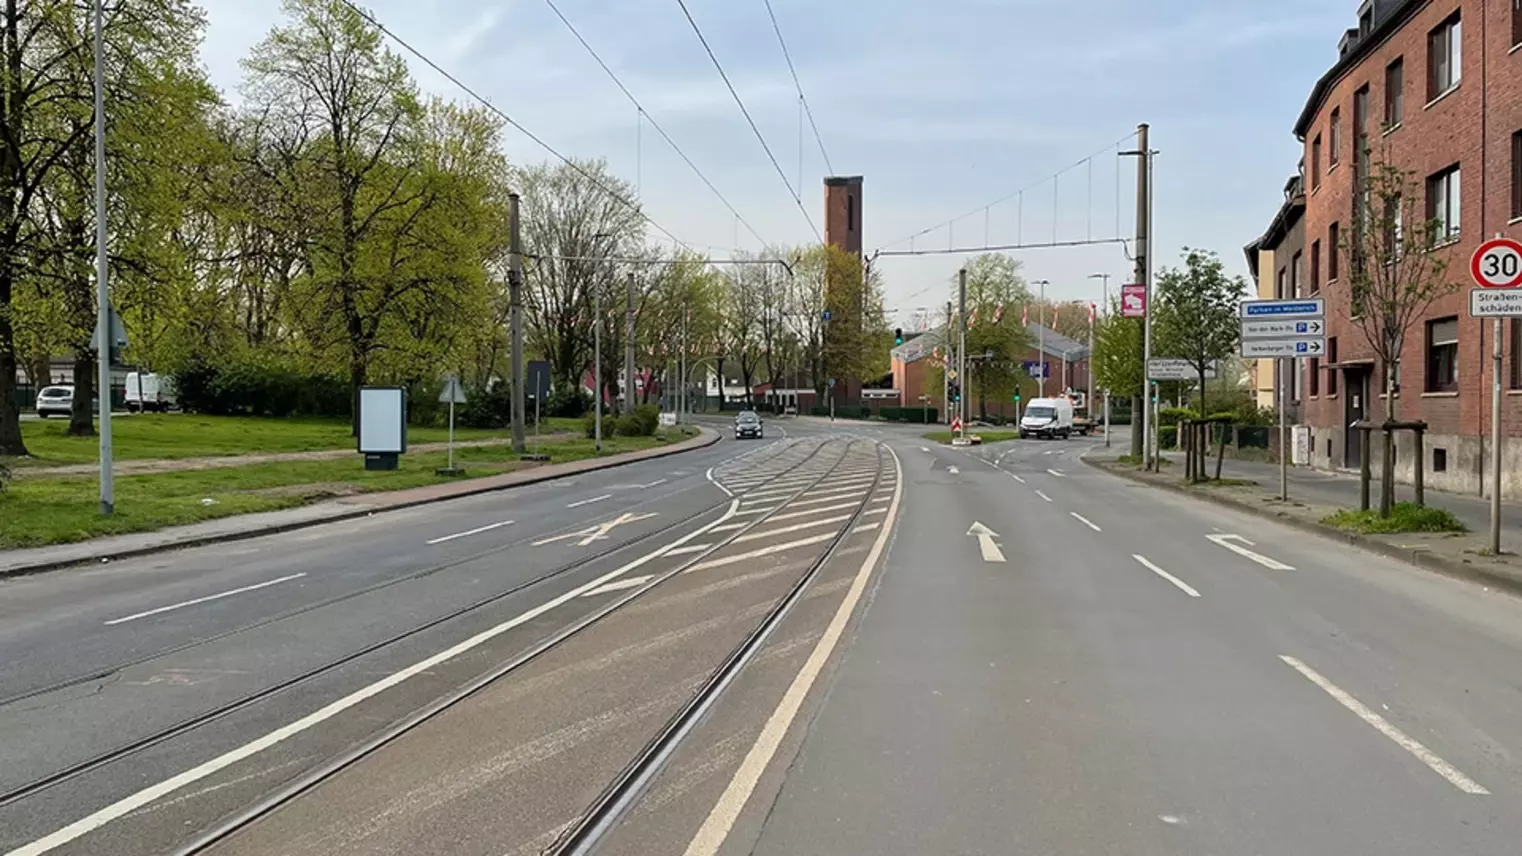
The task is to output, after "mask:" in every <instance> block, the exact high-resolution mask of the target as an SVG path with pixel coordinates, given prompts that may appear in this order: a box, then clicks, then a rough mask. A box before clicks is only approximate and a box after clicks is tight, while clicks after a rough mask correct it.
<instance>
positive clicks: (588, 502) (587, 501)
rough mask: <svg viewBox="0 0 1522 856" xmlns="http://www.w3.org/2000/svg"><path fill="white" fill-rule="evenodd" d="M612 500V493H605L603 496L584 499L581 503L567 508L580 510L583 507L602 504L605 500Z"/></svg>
mask: <svg viewBox="0 0 1522 856" xmlns="http://www.w3.org/2000/svg"><path fill="white" fill-rule="evenodd" d="M612 498H613V494H611V493H605V494H603V495H602V496H594V497H592V498H591V499H583V500H581V501H580V502H573V503H571V504H570V505H567V506H566V508H580V507H581V506H583V505H591V504H592V503H594V502H602V501H603V500H605V499H612Z"/></svg>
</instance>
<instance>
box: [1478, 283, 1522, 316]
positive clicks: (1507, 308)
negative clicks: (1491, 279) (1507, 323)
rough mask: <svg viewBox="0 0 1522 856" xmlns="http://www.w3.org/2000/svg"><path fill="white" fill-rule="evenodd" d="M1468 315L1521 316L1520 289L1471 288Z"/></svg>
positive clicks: (1521, 297) (1521, 293) (1521, 299)
mask: <svg viewBox="0 0 1522 856" xmlns="http://www.w3.org/2000/svg"><path fill="white" fill-rule="evenodd" d="M1469 317H1470V318H1517V317H1522V289H1501V288H1471V289H1470V290H1469Z"/></svg>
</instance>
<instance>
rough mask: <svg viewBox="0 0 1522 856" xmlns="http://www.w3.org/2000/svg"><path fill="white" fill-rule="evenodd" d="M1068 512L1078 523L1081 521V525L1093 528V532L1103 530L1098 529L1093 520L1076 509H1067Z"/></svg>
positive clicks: (1101, 530)
mask: <svg viewBox="0 0 1522 856" xmlns="http://www.w3.org/2000/svg"><path fill="white" fill-rule="evenodd" d="M1068 514H1071V515H1073V517H1074V518H1075V519H1076V520H1077V521H1078V522H1079V523H1082V524H1083V525H1085V526H1087V527H1089V528H1090V529H1093V530H1094V531H1095V532H1103V531H1104V530H1103V529H1100V528H1099V527H1098V526H1096V525H1094V521H1092V520H1090V519H1089V518H1087V517H1084V516H1083V515H1082V514H1079V513H1078V512H1076V511H1069V512H1068Z"/></svg>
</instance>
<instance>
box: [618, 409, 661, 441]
mask: <svg viewBox="0 0 1522 856" xmlns="http://www.w3.org/2000/svg"><path fill="white" fill-rule="evenodd" d="M610 427H612V428H614V429H616V433H617V435H618V436H620V437H647V436H649V435H650V434H654V433H655V429H654V428H651V429H650V430H649V431H648V432H647V431H645V423H644V421H643V420H641V419H640V418H639V417H638V416H635V415H634V414H632V413H631V414H629V415H628V416H620V417H618V418H617V419H614V420H612V421H611V423H610Z"/></svg>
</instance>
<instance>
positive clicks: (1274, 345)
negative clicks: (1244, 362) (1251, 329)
mask: <svg viewBox="0 0 1522 856" xmlns="http://www.w3.org/2000/svg"><path fill="white" fill-rule="evenodd" d="M1324 353H1326V337H1325V336H1315V337H1305V338H1294V339H1243V340H1242V356H1244V357H1248V358H1250V359H1260V360H1261V359H1273V358H1275V357H1319V356H1321V355H1322V354H1324Z"/></svg>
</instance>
